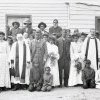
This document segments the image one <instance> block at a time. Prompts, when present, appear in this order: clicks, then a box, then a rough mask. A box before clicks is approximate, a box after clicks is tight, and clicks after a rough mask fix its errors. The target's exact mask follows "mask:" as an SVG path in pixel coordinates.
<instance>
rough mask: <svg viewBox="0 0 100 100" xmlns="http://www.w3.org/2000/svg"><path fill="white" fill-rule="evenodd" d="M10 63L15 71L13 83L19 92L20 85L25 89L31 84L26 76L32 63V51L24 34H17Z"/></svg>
mask: <svg viewBox="0 0 100 100" xmlns="http://www.w3.org/2000/svg"><path fill="white" fill-rule="evenodd" d="M10 61H11V68H14V70H15V71H14V72H15V75H14V80H13V83H14V84H15V87H14V90H18V89H19V88H20V87H19V86H20V85H21V86H22V87H23V88H24V86H26V84H27V85H28V84H29V76H26V75H27V70H28V68H29V63H30V49H29V46H28V45H26V43H25V42H24V41H23V36H22V34H17V42H15V43H14V44H13V45H12V48H11V52H10ZM27 77H28V78H27ZM19 84H20V85H19Z"/></svg>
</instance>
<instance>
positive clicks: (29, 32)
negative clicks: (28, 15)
mask: <svg viewBox="0 0 100 100" xmlns="http://www.w3.org/2000/svg"><path fill="white" fill-rule="evenodd" d="M33 31H34V29H32V28H29V29H28V30H27V33H28V36H29V35H30V34H33ZM24 32H26V28H22V34H23V33H24Z"/></svg>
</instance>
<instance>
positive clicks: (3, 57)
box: [0, 32, 11, 88]
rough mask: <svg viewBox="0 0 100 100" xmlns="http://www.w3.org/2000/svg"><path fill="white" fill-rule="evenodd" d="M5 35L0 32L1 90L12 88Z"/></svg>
mask: <svg viewBox="0 0 100 100" xmlns="http://www.w3.org/2000/svg"><path fill="white" fill-rule="evenodd" d="M4 35H5V34H4V33H3V32H0V88H3V87H6V88H10V87H11V85H10V73H9V65H8V56H9V47H8V43H7V42H6V41H4V40H3V39H4Z"/></svg>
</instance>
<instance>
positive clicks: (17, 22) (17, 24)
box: [12, 22, 20, 27]
mask: <svg viewBox="0 0 100 100" xmlns="http://www.w3.org/2000/svg"><path fill="white" fill-rule="evenodd" d="M14 24H17V25H18V27H19V26H20V23H19V22H12V25H13V26H14Z"/></svg>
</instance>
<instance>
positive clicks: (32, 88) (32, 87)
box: [28, 84, 34, 92]
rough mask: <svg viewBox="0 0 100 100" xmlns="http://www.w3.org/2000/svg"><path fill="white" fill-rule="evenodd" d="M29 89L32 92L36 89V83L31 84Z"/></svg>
mask: <svg viewBox="0 0 100 100" xmlns="http://www.w3.org/2000/svg"><path fill="white" fill-rule="evenodd" d="M28 91H30V92H32V91H34V85H33V84H30V85H29V88H28Z"/></svg>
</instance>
